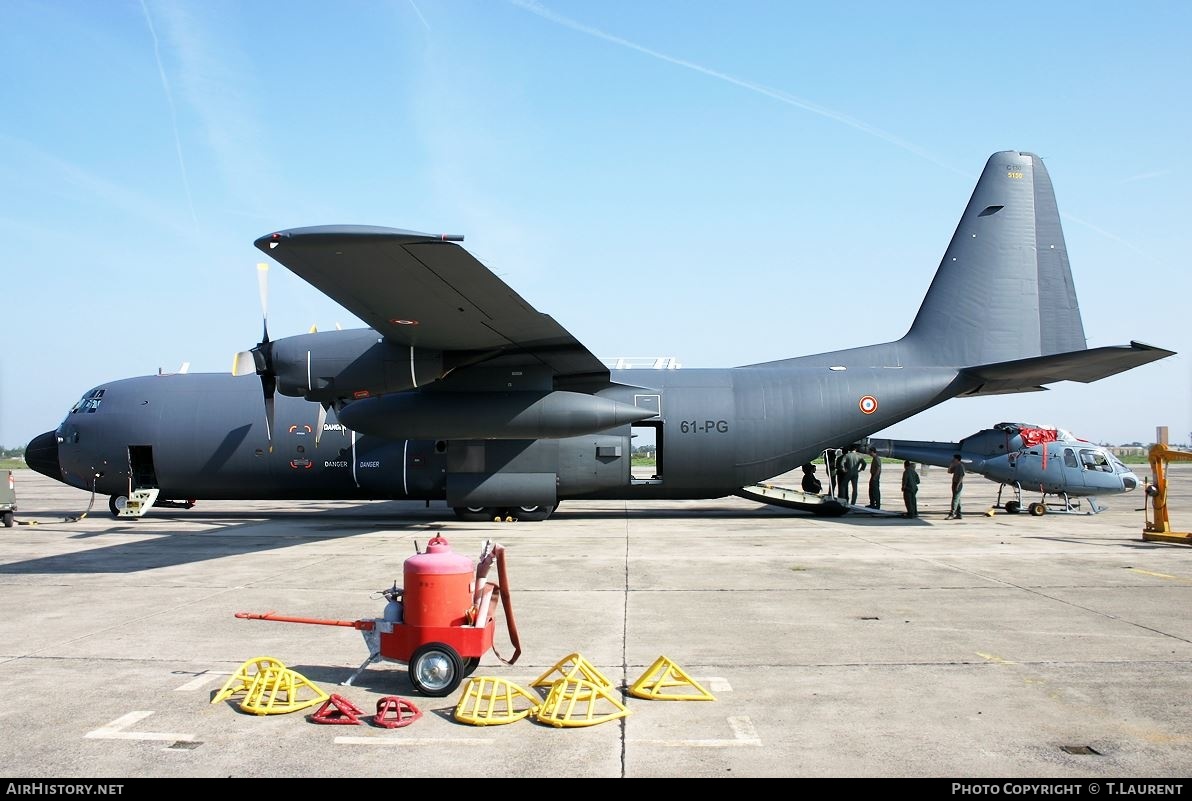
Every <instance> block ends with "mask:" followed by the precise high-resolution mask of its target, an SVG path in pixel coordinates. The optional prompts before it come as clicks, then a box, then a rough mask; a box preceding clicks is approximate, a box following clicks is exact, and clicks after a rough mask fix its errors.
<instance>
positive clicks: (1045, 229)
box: [904, 150, 1086, 367]
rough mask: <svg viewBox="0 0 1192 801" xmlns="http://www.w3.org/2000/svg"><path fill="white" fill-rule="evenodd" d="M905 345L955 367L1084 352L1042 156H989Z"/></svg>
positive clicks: (1061, 235) (1010, 152)
mask: <svg viewBox="0 0 1192 801" xmlns="http://www.w3.org/2000/svg"><path fill="white" fill-rule="evenodd" d="M904 341H905V342H906V343H907V344H909V345H912V347H914V349H915V350H916V352H918V353H919V354H921V355H922V356H923V357H924V358H926V359H928V360H929V361H932V362H934V363H937V364H946V365H953V366H957V367H970V366H977V365H986V364H995V363H998V362H1007V361H1014V360H1018V359H1028V358H1034V357H1038V356H1049V355H1052V354H1057V353H1066V352H1071V351H1079V350H1084V348H1085V346H1086V342H1085V336H1084V325H1083V324H1082V323H1081V319H1080V308H1079V306H1078V305H1077V302H1076V289H1075V287H1074V286H1073V283H1072V271H1071V269H1070V268H1069V266H1068V249H1067V246H1066V245H1065V244H1064V232H1063V230H1062V228H1061V227H1060V216H1059V210H1058V208H1057V207H1056V202H1055V192H1054V191H1053V190H1052V187H1051V178H1050V177H1048V175H1047V169H1046V168H1045V167H1044V166H1043V162H1042V161H1041V160H1040V159H1039V157H1038V156H1036V155H1034V154H1033V153H1020V152H1018V151H1013V150H1008V151H1003V152H1001V153H994V154H993V155H992V156H990V158H989V161H988V162H986V164H985V171H984V172H983V173H981V179H980V180H979V181H978V182H977V187H976V189H974V190H973V196H972V198H971V199H970V200H969V203H968V207H967V208H966V209H965V210H964V216H962V217H961V218H960V224H959V225H958V226H957V228H956V233H955V234H953V235H952V242H951V244H949V245H948V250H947V251H946V252H945V253H944V258H943V261H942V262H941V263H940V266H939V269H938V270H937V271H936V274H935V278H934V279H933V280H932V282H931V287H930V289H928V291H927V296H926V297H925V298H924V300H923V305H922V306H921V307H920V308H919V313H918V315H917V316H916V317H915V321H914V323H913V324H912V325H911V329H910V331H909V332H908V333H907V336H906V338H905V340H904Z"/></svg>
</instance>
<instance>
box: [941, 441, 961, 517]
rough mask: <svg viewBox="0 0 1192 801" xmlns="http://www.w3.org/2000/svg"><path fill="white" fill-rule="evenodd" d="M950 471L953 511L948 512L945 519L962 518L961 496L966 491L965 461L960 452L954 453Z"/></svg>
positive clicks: (949, 466) (949, 467)
mask: <svg viewBox="0 0 1192 801" xmlns="http://www.w3.org/2000/svg"><path fill="white" fill-rule="evenodd" d="M948 472H949V473H951V474H952V511H950V512H948V516H947V517H945V518H944V519H945V520H960V519H961V518H962V517H963V516H964V515H962V514H961V512H962V511H963V510H962V509H961V507H960V496H961V494H962V493H963V492H964V463H963V462H961V461H960V454H959V453H954V454H952V464H950V465H948Z"/></svg>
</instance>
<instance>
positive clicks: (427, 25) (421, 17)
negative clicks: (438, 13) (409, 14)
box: [410, 0, 430, 31]
mask: <svg viewBox="0 0 1192 801" xmlns="http://www.w3.org/2000/svg"><path fill="white" fill-rule="evenodd" d="M410 7H411V8H413V9H414V13H415V14H417V15H418V19H420V20H422V24H423V25H425V26H426V29H427V30H428V31H429V30H430V23H429V22H427V21H426V17H424V16H422V12H421V11H419V10H418V6H417V5H415V4H414V0H410Z"/></svg>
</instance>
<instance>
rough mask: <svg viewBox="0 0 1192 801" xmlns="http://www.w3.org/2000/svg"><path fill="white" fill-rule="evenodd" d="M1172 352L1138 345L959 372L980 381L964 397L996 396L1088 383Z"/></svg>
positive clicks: (1003, 363)
mask: <svg viewBox="0 0 1192 801" xmlns="http://www.w3.org/2000/svg"><path fill="white" fill-rule="evenodd" d="M1174 353H1175V351H1171V350H1166V349H1164V348H1157V347H1155V346H1154V345H1146V344H1143V343H1141V342H1131V343H1130V344H1129V345H1113V346H1109V347H1104V348H1089V349H1088V350H1077V351H1072V352H1070V353H1057V354H1054V355H1051V356H1036V357H1035V358H1031V359H1018V360H1016V361H1011V362H1000V363H998V364H986V365H982V366H980V367H970V368H967V369H965V370H962V371H961V372H962V373H963V374H964V375H967V376H970V377H972V378H975V379H977V380H978V381H980V382H981V383H980V385H979V386H977V387H976V389H973V390H971V391H969V392H966V393H964V394H965V395H999V394H1004V393H1008V392H1030V391H1032V390H1042V389H1044V386H1043V385H1044V384H1051V383H1054V382H1056V381H1080V382H1082V383H1085V384H1088V383H1091V382H1093V381H1099V380H1101V379H1102V378H1108V377H1109V376H1111V375H1116V374H1118V373H1122V372H1125V371H1126V370H1131V369H1133V368H1135V367H1140V366H1142V365H1144V364H1149V363H1150V362H1154V361H1158V360H1159V359H1164V358H1166V357H1168V356H1172V355H1174Z"/></svg>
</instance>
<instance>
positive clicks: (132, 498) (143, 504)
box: [117, 487, 161, 517]
mask: <svg viewBox="0 0 1192 801" xmlns="http://www.w3.org/2000/svg"><path fill="white" fill-rule="evenodd" d="M159 492H161V490H159V489H158V488H157V487H152V488H149V489H135V490H133V491H132V495H129V496H128V500H127V501H125V502H124V506H123V508H121V509H120V512H119V514H118V515H117V517H144V516H145V512H148V511H149V508H150V507H151V506H153V504H154V502H155V501H156V500H157V494H158V493H159Z"/></svg>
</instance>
